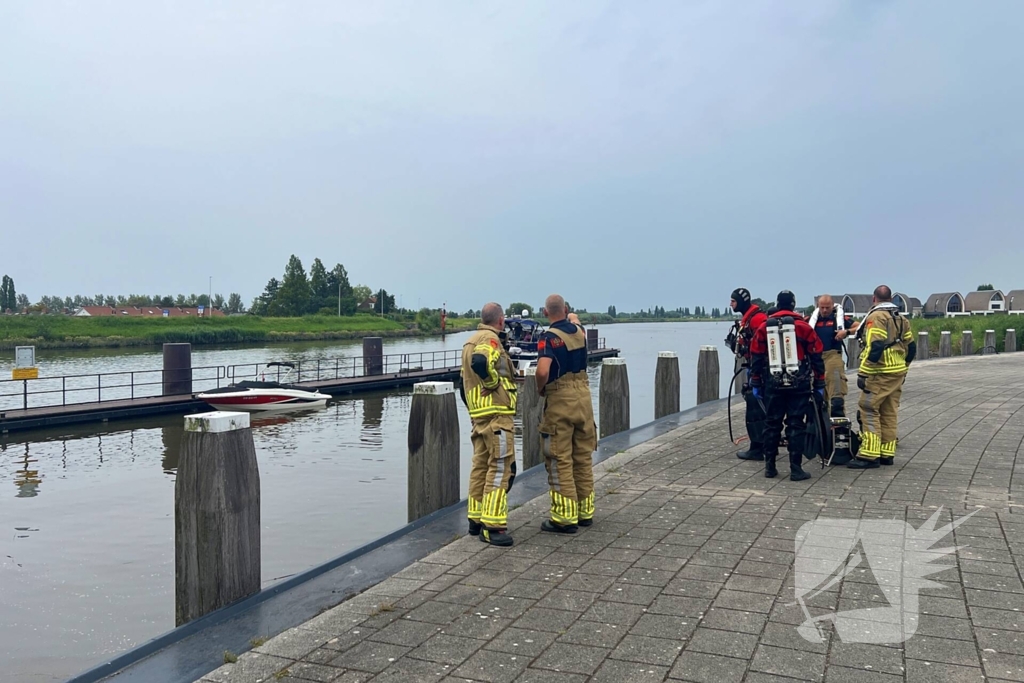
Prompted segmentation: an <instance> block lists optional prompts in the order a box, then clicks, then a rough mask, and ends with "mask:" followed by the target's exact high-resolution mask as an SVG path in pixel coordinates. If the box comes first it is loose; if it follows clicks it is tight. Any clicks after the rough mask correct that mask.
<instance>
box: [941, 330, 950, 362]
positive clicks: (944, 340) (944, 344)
mask: <svg viewBox="0 0 1024 683" xmlns="http://www.w3.org/2000/svg"><path fill="white" fill-rule="evenodd" d="M952 355H953V333H952V332H950V331H949V330H944V331H943V332H942V334H940V335H939V358H949V357H950V356H952Z"/></svg>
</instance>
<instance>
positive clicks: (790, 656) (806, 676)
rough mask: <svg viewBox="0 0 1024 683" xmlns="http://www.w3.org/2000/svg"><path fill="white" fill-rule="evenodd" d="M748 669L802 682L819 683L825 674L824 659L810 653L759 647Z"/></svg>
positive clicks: (822, 656)
mask: <svg viewBox="0 0 1024 683" xmlns="http://www.w3.org/2000/svg"><path fill="white" fill-rule="evenodd" d="M750 669H751V670H752V671H760V672H762V673H768V674H775V675H777V676H787V677H789V678H797V679H800V680H803V681H820V680H821V678H822V676H823V675H824V672H825V657H824V655H819V654H814V653H812V652H801V651H799V650H786V649H782V648H778V647H771V646H768V645H760V646H758V648H757V652H756V653H755V654H754V659H753V661H751V663H750Z"/></svg>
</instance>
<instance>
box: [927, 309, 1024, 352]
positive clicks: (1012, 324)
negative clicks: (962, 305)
mask: <svg viewBox="0 0 1024 683" xmlns="http://www.w3.org/2000/svg"><path fill="white" fill-rule="evenodd" d="M910 327H911V329H912V330H913V331H914V341H917V339H918V337H917V333H918V332H927V333H928V351H929V355H930V357H932V358H935V357H936V356H938V355H939V340H940V338H941V337H942V332H950V344H951V346H952V354H953V355H954V356H959V355H961V348H962V347H961V345H960V342H961V341H962V340H963V332H964V330H970V331H971V332H972V338H973V341H974V352H975V353H978V354H980V353H982V351H983V347H984V345H985V330H995V332H996V353H1003V352H1004V351H1005V348H1004V346H1005V343H1006V330H1011V329H1012V330H1016V331H1017V348H1018V349H1019V348H1021V346H1022V344H1024V315H1008V314H1006V313H992V314H990V315H971V316H966V315H965V316H957V317H955V318H913V319H911V321H910Z"/></svg>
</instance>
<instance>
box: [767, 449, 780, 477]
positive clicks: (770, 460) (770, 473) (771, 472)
mask: <svg viewBox="0 0 1024 683" xmlns="http://www.w3.org/2000/svg"><path fill="white" fill-rule="evenodd" d="M775 458H776V456H775V455H769V454H768V453H765V455H764V477H765V479H774V478H775V477H777V476H779V471H778V470H777V469H775Z"/></svg>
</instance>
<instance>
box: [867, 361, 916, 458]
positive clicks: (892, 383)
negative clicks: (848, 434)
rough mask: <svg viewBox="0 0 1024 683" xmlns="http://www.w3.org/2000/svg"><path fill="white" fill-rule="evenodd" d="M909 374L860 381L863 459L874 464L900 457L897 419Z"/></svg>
mask: <svg viewBox="0 0 1024 683" xmlns="http://www.w3.org/2000/svg"><path fill="white" fill-rule="evenodd" d="M906 377H907V373H906V372H897V373H889V374H882V375H861V376H860V377H858V378H857V386H859V387H860V389H861V394H860V404H859V406H860V419H861V423H862V431H861V435H860V438H861V442H860V454H859V455H860V457H861V458H864V459H865V460H874V459H876V458H878V457H879V456H883V455H884V456H886V457H889V458H891V457H893V456H894V455H896V437H897V436H898V435H899V432H898V431H897V419H898V417H899V410H900V397H901V396H902V395H903V380H904V379H906Z"/></svg>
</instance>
